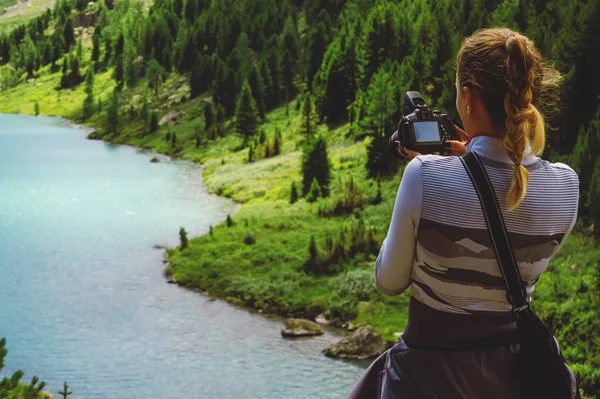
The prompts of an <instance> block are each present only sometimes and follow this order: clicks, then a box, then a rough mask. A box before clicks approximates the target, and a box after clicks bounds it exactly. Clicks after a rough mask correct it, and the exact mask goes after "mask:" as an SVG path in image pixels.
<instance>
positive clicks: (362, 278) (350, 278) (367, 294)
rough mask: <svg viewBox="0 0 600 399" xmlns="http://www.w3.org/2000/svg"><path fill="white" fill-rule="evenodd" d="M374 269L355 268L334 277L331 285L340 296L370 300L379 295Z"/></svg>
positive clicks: (336, 294)
mask: <svg viewBox="0 0 600 399" xmlns="http://www.w3.org/2000/svg"><path fill="white" fill-rule="evenodd" d="M374 273H375V272H374V271H373V269H354V270H349V271H347V272H346V273H344V274H340V275H339V276H336V277H334V278H333V279H331V280H330V281H329V285H330V287H331V289H332V291H333V293H334V295H335V296H336V297H338V298H345V299H353V300H357V301H369V300H371V299H373V298H374V297H375V296H377V295H378V291H377V288H376V287H375V277H374V276H375V274H374Z"/></svg>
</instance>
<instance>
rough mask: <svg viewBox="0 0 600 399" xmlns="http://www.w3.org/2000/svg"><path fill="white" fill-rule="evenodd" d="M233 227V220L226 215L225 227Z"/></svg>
mask: <svg viewBox="0 0 600 399" xmlns="http://www.w3.org/2000/svg"><path fill="white" fill-rule="evenodd" d="M233 225H234V223H233V219H232V218H231V216H230V215H227V227H232V226H233Z"/></svg>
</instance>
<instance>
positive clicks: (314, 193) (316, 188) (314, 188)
mask: <svg viewBox="0 0 600 399" xmlns="http://www.w3.org/2000/svg"><path fill="white" fill-rule="evenodd" d="M322 196H323V192H322V191H321V186H320V185H319V182H318V181H317V178H316V177H313V180H312V183H311V184H310V190H308V194H306V201H308V202H315V201H317V200H318V199H319V198H320V197H322Z"/></svg>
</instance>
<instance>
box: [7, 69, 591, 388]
mask: <svg viewBox="0 0 600 399" xmlns="http://www.w3.org/2000/svg"><path fill="white" fill-rule="evenodd" d="M82 70H85V66H84V67H83V68H82ZM47 72H48V71H44V72H43V73H42V77H40V78H39V79H37V81H36V82H35V83H31V84H22V85H20V86H18V87H17V88H15V89H12V90H9V91H6V92H3V93H1V94H0V112H20V113H27V114H32V113H33V112H34V111H33V110H34V107H33V103H34V102H35V101H38V102H39V103H40V109H41V113H43V114H47V115H60V116H65V117H69V118H75V119H77V118H78V117H79V116H80V114H81V104H82V102H83V98H84V93H83V87H79V88H77V89H75V90H66V91H63V92H57V91H55V90H54V87H56V86H57V85H58V81H59V79H60V74H52V75H50V74H47ZM113 86H114V84H113V81H111V80H110V72H104V73H102V74H99V75H96V79H95V87H96V91H95V92H96V94H98V93H101V97H102V98H103V101H104V103H105V104H106V102H107V101H106V99H107V98H108V94H109V93H110V91H111V89H112V87H113ZM145 92H146V88H145V82H143V81H142V82H140V84H139V85H138V86H137V88H135V89H134V90H131V91H128V92H126V93H125V94H124V97H125V98H124V101H123V103H125V104H133V105H134V106H138V105H139V103H140V99H141V98H142V96H143V94H144V93H145ZM188 92H189V87H187V85H186V83H185V79H181V78H180V77H177V76H171V77H170V78H169V79H168V80H167V81H166V82H165V83H164V84H163V87H162V88H161V90H160V93H159V95H158V96H156V97H153V99H152V107H153V108H154V109H155V110H157V111H158V112H159V113H160V114H161V115H162V114H164V113H165V112H166V111H167V110H172V109H177V110H180V111H182V112H183V113H184V118H183V122H182V123H181V124H180V125H178V126H173V127H170V128H167V127H161V129H160V130H159V131H158V132H156V133H155V134H152V135H143V134H142V133H141V132H142V131H143V125H142V124H140V123H139V122H135V121H129V120H128V118H129V117H127V116H126V115H127V113H126V111H127V109H122V112H121V114H122V115H123V117H122V118H123V127H122V129H121V131H120V133H119V135H118V136H116V137H105V139H107V140H110V141H112V142H116V143H128V144H132V145H136V146H140V147H144V148H151V149H154V150H156V151H159V152H163V153H169V152H170V148H169V144H168V143H167V142H166V141H165V140H164V136H165V134H166V133H167V132H168V131H170V132H174V133H176V134H177V138H178V143H180V145H182V148H181V151H180V152H179V153H178V156H180V157H182V158H184V159H189V160H191V161H195V162H200V163H202V164H203V166H204V177H205V184H206V186H207V187H208V189H209V190H210V191H211V192H214V193H218V194H220V195H225V196H228V197H231V198H233V199H235V200H236V201H239V202H241V203H243V205H242V207H241V208H240V210H239V211H238V213H237V214H236V215H235V217H234V218H233V220H234V225H233V226H231V227H227V225H226V224H225V223H223V224H221V225H219V226H216V227H215V228H214V232H213V234H212V235H206V236H203V237H198V238H194V239H192V240H191V242H190V247H189V248H188V249H187V250H185V251H183V252H181V251H179V250H178V249H172V250H169V254H170V264H169V267H168V272H169V273H172V275H173V278H174V279H175V280H176V281H178V282H179V283H181V284H183V285H186V286H188V287H192V288H197V289H199V290H202V291H207V292H209V293H210V294H212V295H215V296H219V297H222V298H226V299H228V300H229V301H231V302H234V303H237V304H242V305H246V306H253V307H256V308H260V309H264V310H265V311H266V312H273V313H283V314H296V315H308V316H315V315H316V314H318V313H319V312H321V311H323V310H324V311H325V312H326V313H327V312H330V313H331V314H332V315H342V316H346V317H354V316H355V317H356V318H355V321H356V322H358V323H364V324H370V325H372V326H373V327H374V328H375V329H376V330H378V331H379V332H381V333H382V335H383V336H384V338H385V339H387V340H389V341H393V340H394V339H395V337H394V333H395V332H398V331H402V329H403V328H404V326H405V324H406V319H407V314H406V308H407V304H408V298H409V296H408V294H406V293H405V294H402V295H400V296H397V297H384V296H382V295H381V294H379V293H377V292H376V291H375V290H374V289H373V286H372V285H373V284H372V278H373V261H374V256H367V257H364V258H362V257H361V258H358V259H354V260H353V261H351V262H349V264H347V265H345V270H350V271H351V273H350V276H349V277H348V278H347V279H345V280H344V278H342V277H321V278H315V277H312V276H307V275H306V274H304V273H303V272H301V271H300V270H299V269H300V268H301V266H302V264H303V262H304V261H305V259H306V258H307V255H308V244H309V240H310V237H311V236H314V237H315V239H316V242H317V246H318V247H319V249H320V250H321V251H322V250H323V247H324V242H325V238H326V236H327V235H328V234H332V235H333V237H334V239H336V240H337V237H339V234H340V231H341V230H342V229H344V230H345V235H346V238H348V236H349V235H350V231H351V230H352V228H353V226H356V225H357V223H358V222H357V218H356V217H355V216H354V215H346V216H342V217H332V218H323V217H319V216H318V214H317V213H318V210H319V208H324V207H328V206H330V204H331V203H332V201H335V200H336V198H337V197H339V196H341V195H342V194H343V187H344V186H345V182H346V181H347V179H349V177H350V176H352V177H353V178H354V180H355V182H356V183H357V185H358V186H359V187H360V188H361V190H362V192H363V195H364V198H365V206H364V210H363V211H362V212H360V217H361V219H362V220H363V221H364V224H365V225H366V226H367V227H373V228H375V229H376V230H377V233H378V238H377V239H378V240H379V242H380V241H381V239H382V238H383V237H384V235H385V232H386V230H387V226H388V223H389V219H390V215H391V211H392V206H393V201H394V198H395V194H396V189H397V186H398V184H399V180H400V175H397V176H394V177H392V178H389V179H387V180H384V181H383V202H382V203H380V204H378V205H371V204H369V202H368V201H369V200H370V199H372V198H373V197H374V196H375V192H376V187H375V184H374V182H373V181H371V180H366V179H365V177H364V176H365V171H364V165H363V163H364V159H365V145H364V143H354V142H352V141H349V140H347V139H345V138H344V137H345V134H344V133H345V132H346V131H347V129H348V128H349V127H348V126H341V127H338V128H336V129H334V130H328V129H327V128H326V127H325V126H321V127H320V130H321V132H322V133H323V134H324V135H325V136H326V137H327V140H328V144H329V148H330V159H331V163H332V166H333V174H332V192H333V198H331V199H326V200H320V201H319V202H317V203H313V204H310V203H307V202H305V201H304V200H300V201H298V202H297V203H295V204H293V205H292V204H290V203H289V196H290V185H291V182H292V181H296V184H297V185H298V186H300V182H301V175H300V157H301V152H300V148H301V145H300V141H301V136H300V134H299V133H298V132H299V127H300V124H301V116H300V113H299V111H298V110H296V105H297V104H296V101H293V102H292V103H291V105H290V109H289V114H286V110H285V108H280V109H276V110H274V111H272V112H271V113H269V115H268V121H267V122H266V123H265V124H264V125H263V126H262V128H263V129H265V131H266V133H267V136H268V137H269V139H270V138H271V137H272V136H273V132H274V131H275V129H276V128H279V129H280V130H281V131H282V135H283V154H282V155H280V156H277V157H274V158H269V159H263V160H259V161H257V162H255V163H252V164H248V163H246V157H247V150H237V148H239V146H240V143H241V140H240V139H239V138H237V137H236V136H233V135H230V136H227V137H225V138H220V139H217V140H215V141H210V142H208V141H205V142H204V143H203V145H202V146H201V147H200V148H195V146H194V142H193V137H194V134H195V131H196V129H197V128H198V126H202V123H203V122H202V118H201V114H202V112H201V109H202V103H203V102H204V101H206V99H203V98H199V99H195V100H192V101H188V102H183V103H179V102H178V99H179V98H181V97H184V96H186V95H187V93H188ZM103 120H104V117H103V116H100V117H95V118H93V119H92V120H91V121H89V122H88V123H90V124H92V125H97V126H99V125H102V123H103ZM175 233H176V232H174V234H175ZM248 237H252V238H253V239H254V241H255V242H254V243H253V244H246V243H245V242H244V241H247V242H250V241H251V240H250V241H248V240H249V239H248ZM597 259H600V250H599V249H598V248H597V244H596V243H595V242H594V241H593V240H592V239H591V238H589V237H587V236H585V234H583V233H581V232H576V233H574V234H573V235H572V236H571V237H570V238H569V239H568V240H567V242H566V244H565V246H564V248H563V249H562V250H561V251H560V253H559V254H558V255H557V256H556V257H555V258H554V259H553V261H552V263H551V268H550V272H548V273H545V274H544V275H543V276H542V278H541V279H540V281H539V283H538V284H537V294H536V299H537V300H536V304H537V305H536V306H537V308H538V310H539V311H540V313H541V314H542V315H543V316H544V317H545V318H547V319H548V320H549V321H551V322H552V323H553V324H555V325H556V326H558V327H559V328H560V330H559V332H558V333H557V336H558V338H559V340H560V342H561V344H562V346H563V348H565V355H566V356H567V358H568V360H569V361H570V362H577V363H578V364H575V365H574V369H575V370H576V371H577V372H578V373H582V372H583V373H584V374H585V375H586V376H593V375H594V374H597V373H598V371H597V370H598V368H599V366H600V358H598V357H599V354H600V351H599V350H598V348H599V347H600V341H599V339H598V338H597V336H596V332H595V331H594V328H597V314H598V309H596V307H597V303H598V301H597V299H596V298H595V297H594V296H593V293H594V289H595V287H596V285H597V284H598V279H597V267H598V266H597ZM342 275H343V274H342ZM357 293H358V294H360V296H361V301H357V299H356V297H357ZM357 302H358V303H357ZM355 305H356V306H355ZM352 308H356V309H358V311H357V313H355V314H352V312H348V310H350V309H352ZM586 378H592V377H586Z"/></svg>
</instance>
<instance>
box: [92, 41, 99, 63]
mask: <svg viewBox="0 0 600 399" xmlns="http://www.w3.org/2000/svg"><path fill="white" fill-rule="evenodd" d="M99 60H100V35H98V34H96V33H95V32H94V35H93V36H92V62H93V63H94V66H95V68H97V63H98V61H99Z"/></svg>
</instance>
